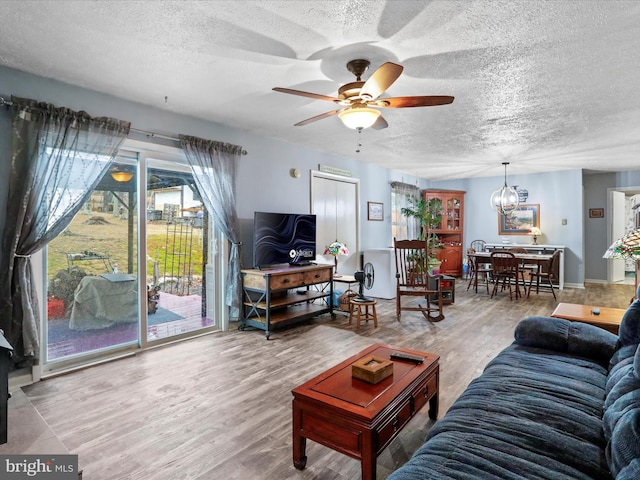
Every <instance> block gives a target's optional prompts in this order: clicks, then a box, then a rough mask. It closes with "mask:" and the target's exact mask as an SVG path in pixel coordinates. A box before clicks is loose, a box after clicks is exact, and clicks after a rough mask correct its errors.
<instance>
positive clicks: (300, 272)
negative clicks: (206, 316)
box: [238, 265, 335, 340]
mask: <svg viewBox="0 0 640 480" xmlns="http://www.w3.org/2000/svg"><path fill="white" fill-rule="evenodd" d="M242 289H243V295H244V300H243V309H244V312H243V314H244V315H243V317H244V318H243V319H242V323H241V324H240V327H238V328H239V329H240V330H245V329H246V327H247V326H251V327H255V328H259V329H260V330H264V331H265V334H266V336H267V340H268V339H269V336H270V335H271V331H272V330H274V329H276V328H282V327H285V326H287V325H291V324H294V323H298V322H302V321H304V320H308V319H309V318H311V317H315V316H316V315H320V314H323V313H330V314H331V317H332V318H333V317H334V316H335V314H334V313H333V306H332V301H331V299H332V298H333V265H310V266H305V267H289V266H285V267H278V268H268V269H263V270H258V269H250V270H242Z"/></svg>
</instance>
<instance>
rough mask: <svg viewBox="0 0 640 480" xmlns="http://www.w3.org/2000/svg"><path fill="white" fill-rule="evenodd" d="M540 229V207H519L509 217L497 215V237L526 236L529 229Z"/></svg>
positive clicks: (537, 205)
mask: <svg viewBox="0 0 640 480" xmlns="http://www.w3.org/2000/svg"><path fill="white" fill-rule="evenodd" d="M533 227H538V228H540V205H539V204H536V205H533V204H531V205H520V206H518V208H516V209H515V210H514V211H513V212H512V213H511V215H501V214H499V213H498V235H527V234H528V233H529V229H530V228H533Z"/></svg>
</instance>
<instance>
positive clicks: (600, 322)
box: [551, 303, 626, 335]
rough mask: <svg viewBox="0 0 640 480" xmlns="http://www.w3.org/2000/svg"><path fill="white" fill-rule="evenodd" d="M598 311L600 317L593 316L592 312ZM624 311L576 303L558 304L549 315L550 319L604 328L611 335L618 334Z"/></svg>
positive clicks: (622, 309)
mask: <svg viewBox="0 0 640 480" xmlns="http://www.w3.org/2000/svg"><path fill="white" fill-rule="evenodd" d="M594 308H599V309H600V315H594V314H593V313H592V310H593V309H594ZM624 312H626V310H625V309H624V308H609V307H595V306H593V305H578V304H576V303H559V304H558V306H557V307H556V309H555V310H554V311H553V313H552V314H551V316H552V317H556V318H564V319H567V320H574V321H576V322H584V323H590V324H591V325H595V326H597V327H600V328H604V329H605V330H608V331H609V332H611V333H615V334H616V335H617V334H618V329H619V328H620V321H621V320H622V316H623V315H624Z"/></svg>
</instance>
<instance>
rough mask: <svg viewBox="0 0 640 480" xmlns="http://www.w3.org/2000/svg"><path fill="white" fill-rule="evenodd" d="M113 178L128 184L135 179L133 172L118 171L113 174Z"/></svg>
mask: <svg viewBox="0 0 640 480" xmlns="http://www.w3.org/2000/svg"><path fill="white" fill-rule="evenodd" d="M111 178H113V179H114V180H115V181H116V182H128V181H129V180H131V179H132V178H133V172H123V171H120V170H116V171H113V172H111Z"/></svg>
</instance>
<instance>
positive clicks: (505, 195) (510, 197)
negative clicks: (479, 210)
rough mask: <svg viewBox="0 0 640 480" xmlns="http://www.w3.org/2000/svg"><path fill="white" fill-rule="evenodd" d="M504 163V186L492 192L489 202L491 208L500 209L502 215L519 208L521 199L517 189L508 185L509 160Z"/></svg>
mask: <svg viewBox="0 0 640 480" xmlns="http://www.w3.org/2000/svg"><path fill="white" fill-rule="evenodd" d="M502 165H504V186H503V187H502V188H500V189H498V190H496V191H495V192H493V193H492V194H491V198H490V200H489V202H490V203H491V208H492V209H494V210H498V212H499V213H500V214H501V215H509V214H510V213H511V212H513V211H514V210H515V209H516V208H518V205H519V204H520V200H519V199H518V192H517V191H516V189H515V188H514V187H508V186H507V165H509V162H502Z"/></svg>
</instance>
